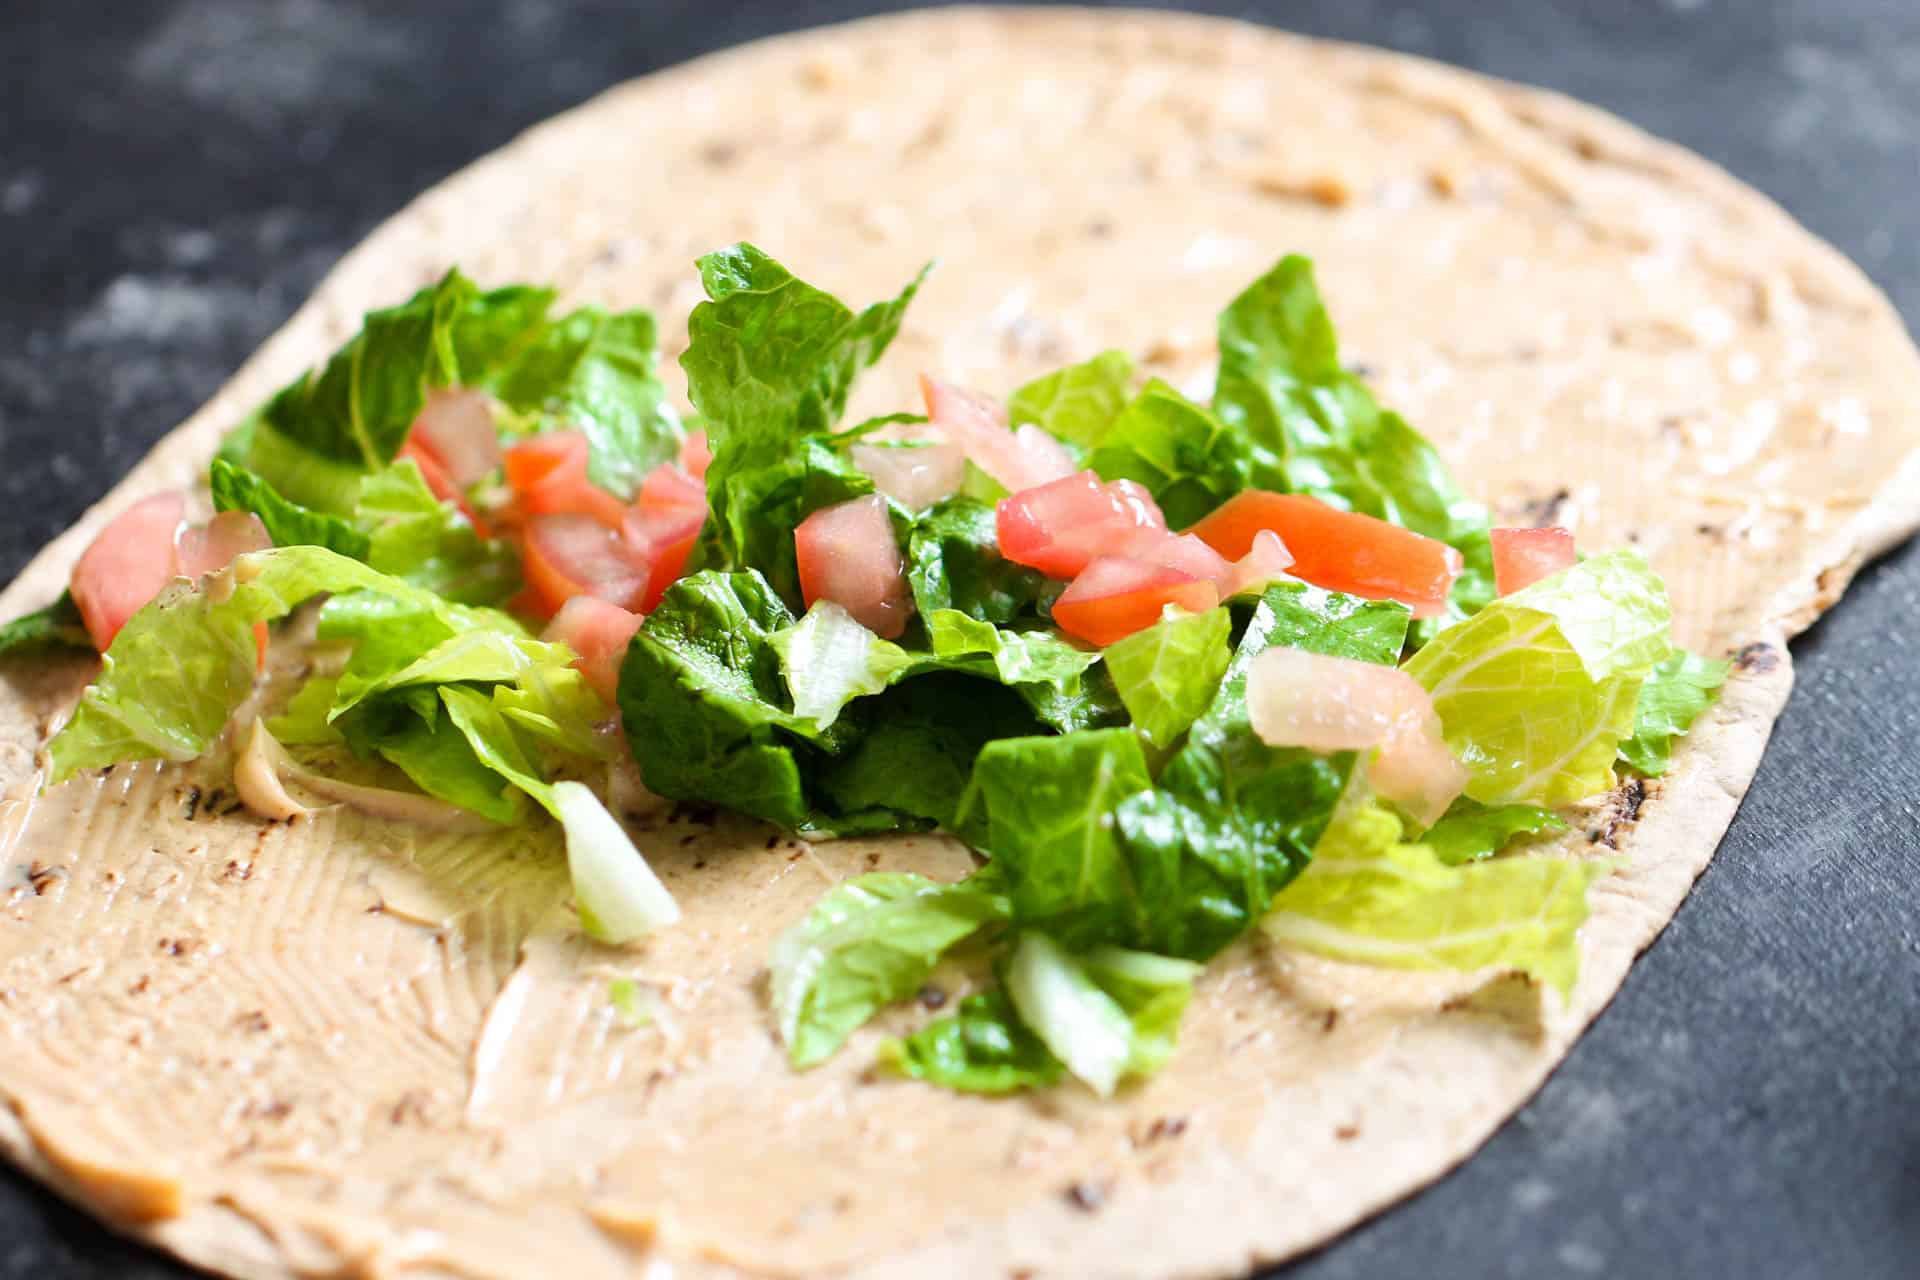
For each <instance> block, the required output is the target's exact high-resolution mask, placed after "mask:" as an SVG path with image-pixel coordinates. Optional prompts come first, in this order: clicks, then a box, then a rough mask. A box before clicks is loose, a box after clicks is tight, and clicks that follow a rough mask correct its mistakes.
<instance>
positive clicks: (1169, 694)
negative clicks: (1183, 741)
mask: <svg viewBox="0 0 1920 1280" xmlns="http://www.w3.org/2000/svg"><path fill="white" fill-rule="evenodd" d="M1232 631H1233V619H1232V617H1231V616H1230V615H1229V614H1228V612H1227V610H1226V609H1224V608H1218V609H1209V610H1207V611H1206V612H1205V613H1193V614H1175V615H1173V616H1170V617H1167V618H1163V619H1161V620H1160V621H1159V622H1157V623H1155V624H1154V625H1153V626H1151V627H1148V628H1147V629H1146V630H1144V631H1136V632H1135V633H1134V634H1132V635H1130V636H1128V637H1127V638H1126V639H1124V640H1121V641H1120V642H1119V643H1117V644H1114V645H1111V646H1109V647H1108V649H1107V651H1106V654H1105V658H1106V663H1107V670H1108V672H1110V673H1111V674H1112V676H1113V685H1114V689H1115V690H1116V691H1117V692H1118V693H1119V695H1120V701H1121V702H1122V703H1124V704H1125V705H1126V708H1127V714H1129V715H1130V716H1132V717H1133V725H1134V728H1135V729H1137V730H1138V731H1139V733H1140V736H1141V737H1143V738H1145V739H1146V740H1147V742H1148V743H1149V744H1150V745H1152V746H1155V747H1160V748H1166V747H1171V746H1173V744H1174V743H1175V742H1177V741H1178V740H1179V738H1180V736H1181V735H1182V734H1184V733H1185V732H1186V731H1187V726H1188V725H1190V724H1192V723H1193V722H1194V720H1195V719H1196V718H1197V717H1198V716H1199V715H1200V713H1201V712H1203V711H1205V710H1206V709H1207V707H1208V705H1209V704H1210V703H1212V701H1213V697H1214V694H1215V692H1216V691H1217V690H1218V689H1219V687H1220V678H1221V677H1222V676H1224V675H1226V673H1227V667H1228V665H1229V664H1230V663H1231V662H1232V661H1233V651H1232V649H1231V648H1229V647H1228V643H1227V641H1228V639H1229V637H1230V636H1231V634H1232Z"/></svg>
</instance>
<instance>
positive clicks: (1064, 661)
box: [922, 609, 1125, 733]
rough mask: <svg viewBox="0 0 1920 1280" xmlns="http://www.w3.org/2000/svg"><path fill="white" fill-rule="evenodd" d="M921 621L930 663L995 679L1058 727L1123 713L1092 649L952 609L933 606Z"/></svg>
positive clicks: (1115, 718) (1109, 720) (1065, 729)
mask: <svg viewBox="0 0 1920 1280" xmlns="http://www.w3.org/2000/svg"><path fill="white" fill-rule="evenodd" d="M922 621H923V622H924V623H925V625H926V630H927V640H928V643H929V645H930V646H931V647H932V650H933V656H934V659H935V660H936V663H935V665H937V666H939V667H942V668H945V669H948V670H955V671H966V672H971V673H973V674H976V675H983V676H987V677H989V678H991V679H994V680H997V681H998V682H999V683H1001V684H1004V685H1006V686H1007V687H1008V688H1010V689H1012V690H1013V691H1014V692H1016V693H1018V694H1019V695H1020V696H1021V697H1022V698H1023V699H1025V700H1026V702H1027V705H1028V706H1030V707H1032V708H1033V713H1034V715H1036V716H1038V717H1039V718H1040V720H1041V722H1042V723H1044V724H1046V725H1048V726H1049V727H1051V728H1053V729H1056V730H1058V731H1059V732H1061V733H1070V732H1072V731H1074V730H1076V729H1094V728H1103V727H1107V726H1110V725H1114V724H1117V723H1119V722H1120V721H1121V720H1122V719H1124V718H1125V710H1124V708H1123V707H1122V706H1121V704H1120V700H1119V695H1118V694H1117V693H1116V692H1115V691H1114V688H1113V683H1112V680H1111V679H1110V678H1109V677H1108V675H1107V673H1106V672H1105V671H1104V670H1103V669H1102V668H1101V667H1100V666H1099V665H1098V664H1099V662H1100V653H1099V652H1098V651H1097V650H1092V649H1082V648H1079V647H1077V646H1075V645H1073V644H1071V643H1070V642H1068V641H1067V640H1065V639H1064V638H1062V637H1061V636H1060V635H1059V634H1057V633H1055V632H1053V631H1049V630H1042V629H1038V628H1028V629H1023V630H1015V629H1012V628H1007V627H996V626H993V625H992V624H990V623H986V622H980V621H978V620H976V619H974V618H971V617H969V616H968V615H966V614H964V613H961V612H960V611H959V610H957V609H936V610H934V611H932V612H931V613H928V614H926V615H925V616H924V617H923V619H922Z"/></svg>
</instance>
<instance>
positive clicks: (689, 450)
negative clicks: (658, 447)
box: [680, 431, 713, 480]
mask: <svg viewBox="0 0 1920 1280" xmlns="http://www.w3.org/2000/svg"><path fill="white" fill-rule="evenodd" d="M712 465H713V448H712V446H711V445H709V444H708V443H707V433H706V432H704V431H689V432H687V438H686V439H685V440H682V441H681V442H680V469H681V470H682V471H684V472H686V473H687V474H688V475H690V476H692V477H693V478H694V479H695V480H705V479H706V478H707V468H708V467H710V466H712Z"/></svg>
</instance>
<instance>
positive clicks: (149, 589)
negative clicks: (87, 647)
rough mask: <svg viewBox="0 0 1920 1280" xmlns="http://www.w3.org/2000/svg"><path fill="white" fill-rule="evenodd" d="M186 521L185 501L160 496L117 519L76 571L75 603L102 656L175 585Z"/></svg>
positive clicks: (176, 496)
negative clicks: (176, 544) (178, 542)
mask: <svg viewBox="0 0 1920 1280" xmlns="http://www.w3.org/2000/svg"><path fill="white" fill-rule="evenodd" d="M186 518H187V503H186V499H185V498H184V497H182V496H181V495H180V494H178V493H157V494H155V495H154V496H153V497H151V498H146V499H143V500H142V501H140V502H136V503H135V504H134V505H133V506H131V507H129V508H128V509H127V510H125V511H123V512H121V513H120V514H119V515H118V516H116V517H114V519H113V520H112V521H111V522H110V523H109V524H108V525H107V527H106V528H104V529H102V530H101V531H100V532H99V533H98V534H97V535H95V537H94V539H93V542H92V543H91V544H90V545H89V546H88V547H87V549H86V551H85V552H83V553H82V554H81V556H80V560H79V562H78V563H76V564H75V565H74V566H73V581H72V583H71V588H72V591H73V602H74V604H75V605H77V606H78V607H79V609H80V618H81V621H83V622H84V623H86V627H87V634H88V635H89V636H91V637H92V638H93V644H94V647H95V648H96V649H98V650H100V651H101V652H102V653H105V652H106V651H107V646H109V645H111V644H112V643H113V638H114V637H115V636H116V635H118V634H120V628H121V627H123V626H125V625H126V622H127V619H128V618H131V617H132V616H133V615H134V614H136V613H138V612H139V611H140V606H142V605H144V604H145V603H146V602H147V601H149V600H151V599H153V598H154V597H155V596H156V595H158V594H160V589H161V588H162V587H164V586H166V585H167V583H169V582H171V581H173V577H174V573H175V571H176V569H177V565H176V563H175V560H174V551H173V541H174V537H175V536H176V535H177V534H178V532H179V529H180V526H181V524H182V523H183V522H184V521H185V520H186Z"/></svg>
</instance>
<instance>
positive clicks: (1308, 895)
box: [1261, 794, 1610, 997]
mask: <svg viewBox="0 0 1920 1280" xmlns="http://www.w3.org/2000/svg"><path fill="white" fill-rule="evenodd" d="M1401 837H1402V829H1401V825H1400V820H1399V819H1398V818H1396V817H1395V816H1394V815H1393V814H1391V813H1389V812H1388V811H1387V810H1386V809H1384V808H1383V807H1381V806H1380V805H1379V804H1378V803H1377V802H1375V801H1372V800H1367V799H1362V798H1360V797H1359V796H1358V795H1357V794H1356V795H1354V796H1352V797H1350V798H1349V800H1348V801H1347V802H1346V803H1344V804H1343V805H1342V807H1341V810H1340V812H1339V813H1337V814H1336V815H1335V817H1334V820H1333V822H1332V823H1330V824H1329V825H1328V827H1327V831H1326V834H1325V835H1323V836H1322V837H1321V838H1320V842H1319V844H1318V845H1317V846H1316V847H1315V849H1314V854H1313V861H1312V862H1311V863H1309V864H1308V866H1307V869H1306V871H1305V872H1304V873H1303V874H1301V875H1300V877H1299V878H1298V879H1296V880H1295V881H1294V882H1293V883H1292V884H1291V885H1289V886H1288V887H1287V888H1286V889H1285V890H1284V891H1283V892H1282V893H1281V894H1280V896H1279V897H1278V898H1277V899H1276V900H1275V902H1274V907H1273V911H1272V912H1271V913H1270V914H1269V915H1268V916H1267V918H1266V919H1265V920H1264V921H1262V923H1261V927H1262V928H1263V929H1264V930H1265V931H1266V933H1267V935H1268V936H1269V937H1271V938H1273V939H1275V940H1276V941H1279V942H1282V943H1284V944H1286V945H1288V946H1294V947H1299V948H1301V949H1302V950H1306V951H1312V952H1315V953H1317V954H1319V955H1324V956H1328V957H1330V958H1332V959H1335V960H1347V961H1351V962H1354V963H1358V964H1368V965H1378V966H1383V967H1386V968H1395V969H1482V968H1488V967H1493V966H1498V967H1500V968H1506V969H1518V970H1520V971H1522V972H1524V973H1527V974H1530V975H1532V976H1533V977H1535V978H1537V979H1539V980H1540V981H1542V982H1545V983H1547V984H1548V985H1550V986H1552V987H1553V988H1554V989H1555V990H1557V991H1558V992H1560V994H1561V995H1562V996H1563V997H1564V996H1565V995H1566V994H1567V993H1568V992H1569V991H1571V990H1572V989H1573V984H1574V981H1575V979H1576V978H1577V977H1578V975H1579V967H1580V948H1579V936H1578V935H1579V929H1580V926H1581V924H1582V923H1584V922H1585V920H1586V918H1587V887H1588V886H1589V885H1590V884H1592V883H1593V882H1594V881H1595V880H1597V879H1599V878H1600V877H1602V876H1604V875H1606V874H1607V873H1608V871H1609V870H1610V867H1609V865H1608V864H1607V863H1605V862H1602V861H1598V860H1577V859H1564V858H1495V859H1491V860H1489V861H1484V862H1474V863H1469V864H1467V865H1464V866H1457V867H1450V866H1448V865H1446V863H1444V862H1442V861H1441V860H1440V858H1439V856H1438V855H1436V854H1435V853H1434V851H1433V850H1432V849H1431V848H1429V847H1428V846H1426V845H1424V844H1408V843H1406V842H1405V841H1404V840H1403V839H1402V838H1401Z"/></svg>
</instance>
